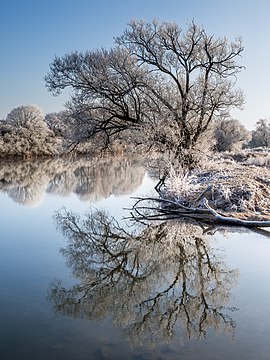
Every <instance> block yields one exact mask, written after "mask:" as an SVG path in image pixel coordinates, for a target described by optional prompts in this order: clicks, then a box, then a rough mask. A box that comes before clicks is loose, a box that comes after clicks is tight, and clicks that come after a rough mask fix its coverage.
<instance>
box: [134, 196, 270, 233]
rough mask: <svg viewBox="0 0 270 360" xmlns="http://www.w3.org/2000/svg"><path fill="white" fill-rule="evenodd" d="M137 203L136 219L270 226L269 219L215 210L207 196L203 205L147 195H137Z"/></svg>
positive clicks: (135, 205)
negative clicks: (244, 216) (192, 204)
mask: <svg viewBox="0 0 270 360" xmlns="http://www.w3.org/2000/svg"><path fill="white" fill-rule="evenodd" d="M134 199H136V200H137V201H136V203H135V204H134V206H133V208H132V213H131V217H132V218H133V219H134V220H139V221H144V220H168V219H176V218H189V219H194V220H197V221H201V222H204V223H208V224H221V225H231V226H244V227H253V228H256V227H270V221H268V220H246V219H239V218H236V217H231V216H224V215H221V214H219V213H218V212H217V211H216V210H214V209H213V208H212V207H211V206H210V205H209V203H208V200H207V199H206V198H204V199H203V205H204V206H203V207H189V206H185V205H183V204H181V203H179V202H177V201H173V200H169V199H165V198H161V197H159V198H155V197H146V198H140V197H136V198H134Z"/></svg>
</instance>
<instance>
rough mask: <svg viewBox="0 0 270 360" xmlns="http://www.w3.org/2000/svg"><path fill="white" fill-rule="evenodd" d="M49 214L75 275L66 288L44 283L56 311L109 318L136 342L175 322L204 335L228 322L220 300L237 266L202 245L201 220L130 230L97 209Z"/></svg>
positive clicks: (227, 327) (163, 334)
mask: <svg viewBox="0 0 270 360" xmlns="http://www.w3.org/2000/svg"><path fill="white" fill-rule="evenodd" d="M55 220H56V222H57V226H58V228H59V229H60V230H61V231H62V232H63V233H64V234H65V236H66V237H67V238H68V240H69V245H68V246H67V248H65V249H63V250H62V253H63V255H64V256H65V257H66V259H67V262H68V265H69V266H70V267H71V268H72V270H73V274H74V276H75V277H77V278H78V280H79V284H78V285H76V286H74V287H71V288H70V289H65V288H64V287H63V286H62V285H59V284H53V285H52V287H51V289H50V294H49V296H50V299H51V302H52V304H53V306H54V308H55V310H56V311H60V312H61V313H65V314H70V315H73V316H78V315H80V316H86V317H87V318H89V319H100V318H105V317H106V316H110V317H113V319H114V321H115V322H116V323H117V324H118V325H119V326H121V327H122V328H123V330H124V332H125V333H126V334H127V336H128V337H129V338H130V339H138V341H143V339H145V338H149V339H151V341H154V339H155V340H156V341H157V342H158V341H164V340H166V339H169V338H171V337H173V336H174V333H175V331H176V329H177V328H178V327H179V326H181V327H182V329H183V330H184V331H185V333H186V335H187V337H188V338H191V337H193V336H195V337H200V336H206V334H207V331H208V328H210V327H214V328H215V329H216V330H218V329H219V330H220V329H223V330H224V331H230V332H231V331H233V329H234V328H235V323H234V321H233V320H232V319H231V317H230V316H229V315H228V314H226V312H228V311H230V310H231V309H230V308H226V303H227V302H228V301H229V296H230V288H231V287H232V286H233V284H234V281H235V279H236V277H237V272H236V271H235V270H230V269H228V268H227V266H226V264H225V263H224V262H223V260H222V258H220V257H219V256H218V254H217V252H215V251H214V249H212V248H211V247H210V246H209V245H208V241H207V238H205V237H204V236H203V229H202V228H201V227H199V226H196V225H194V224H191V223H186V222H170V223H169V222H162V223H159V224H155V225H153V224H152V225H148V226H143V227H142V226H141V228H138V229H137V231H136V232H133V233H132V232H130V231H127V230H126V228H124V227H122V226H121V225H120V224H119V223H117V222H116V220H115V219H113V218H110V217H109V216H108V215H107V214H106V213H104V212H101V211H95V212H92V213H89V214H88V215H87V216H86V218H85V219H84V220H81V219H80V218H79V217H78V216H76V215H75V214H72V213H69V212H64V213H57V214H56V216H55ZM157 334H159V336H158V335H157Z"/></svg>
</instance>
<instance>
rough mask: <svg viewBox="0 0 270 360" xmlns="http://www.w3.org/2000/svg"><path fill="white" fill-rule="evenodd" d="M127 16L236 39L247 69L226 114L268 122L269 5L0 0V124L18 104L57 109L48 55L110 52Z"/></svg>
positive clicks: (59, 102)
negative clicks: (194, 26)
mask: <svg viewBox="0 0 270 360" xmlns="http://www.w3.org/2000/svg"><path fill="white" fill-rule="evenodd" d="M132 18H138V19H145V20H147V21H151V20H153V19H154V18H156V19H157V20H160V21H175V22H177V23H178V24H179V25H180V26H181V27H185V26H186V23H187V22H189V21H191V20H193V19H194V20H195V22H196V23H199V24H201V25H203V26H204V27H205V29H206V31H207V33H208V34H211V35H216V36H226V37H227V38H228V39H229V40H233V39H234V38H235V37H237V36H241V37H242V39H243V43H244V47H245V50H244V53H243V56H242V59H241V63H242V65H244V66H245V67H246V70H243V72H242V73H241V74H240V75H239V77H238V85H239V87H241V88H242V89H243V90H244V92H245V94H246V104H245V108H244V110H243V111H235V112H234V113H233V114H232V115H233V117H234V118H237V119H239V120H240V121H241V122H242V123H243V124H244V125H245V126H246V127H247V128H249V129H252V128H253V127H254V124H255V123H256V121H257V120H259V119H260V118H267V119H268V118H269V117H270V100H269V83H270V1H269V0H257V1H253V0H226V1H216V0H186V1H182V0H162V1H161V0H133V1H131V0H1V1H0V47H1V51H0V55H1V57H0V82H1V85H0V119H2V118H5V117H6V115H7V114H8V113H9V112H10V111H11V110H12V109H13V108H15V107H17V106H20V105H27V104H36V105H39V106H40V107H41V108H42V109H43V111H44V113H49V112H53V111H60V110H62V109H63V103H64V102H65V100H66V97H65V96H61V97H59V98H55V97H53V96H52V95H51V94H50V93H49V92H48V91H47V90H46V88H45V83H44V76H45V75H46V73H47V72H48V71H49V64H50V63H51V62H52V60H53V58H54V56H55V55H58V56H61V55H64V54H65V53H69V52H71V51H73V50H78V51H84V50H87V49H96V48H101V47H106V48H109V47H112V46H113V37H114V36H118V35H121V34H122V32H123V31H124V29H125V28H126V27H127V23H128V22H129V20H130V19H132Z"/></svg>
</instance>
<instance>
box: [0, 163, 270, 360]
mask: <svg viewBox="0 0 270 360" xmlns="http://www.w3.org/2000/svg"><path fill="white" fill-rule="evenodd" d="M155 182H156V181H155V179H153V178H152V177H151V176H150V174H149V172H147V171H146V169H145V167H144V166H143V165H142V163H141V162H139V161H136V160H134V159H125V158H110V159H103V160H102V161H99V162H97V161H96V160H94V159H77V160H74V161H71V160H66V161H63V160H55V161H51V160H46V161H42V162H40V161H34V162H16V163H13V162H9V163H1V164H0V191H1V193H0V224H1V228H0V229H1V230H0V236H1V238H0V359H1V360H2V359H3V360H11V359H12V360H13V359H16V360H20V359H26V360H27V359H35V360H38V359H65V360H66V359H78V360H80V359H88V360H89V359H100V360H107V359H136V360H137V359H145V360H146V359H185V360H187V359H192V360H197V359H215V360H217V359H218V360H219V359H237V360H241V359H243V360H248V359H252V360H254V359H257V360H262V359H270V341H269V339H270V261H269V256H270V237H269V235H268V234H267V233H263V232H248V231H246V230H243V229H234V230H233V231H229V230H228V229H225V228H219V229H206V228H204V229H203V228H201V227H200V226H197V225H195V224H191V223H183V222H179V221H178V222H176V221H170V222H167V223H166V222H163V223H153V224H150V225H138V224H135V225H134V226H130V224H129V223H128V224H127V222H126V221H124V220H123V217H127V216H129V213H130V212H129V210H124V208H130V207H131V206H132V204H133V203H134V199H131V197H132V196H133V197H134V196H140V195H150V194H154V191H153V186H154V184H155Z"/></svg>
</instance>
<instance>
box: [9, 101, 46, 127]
mask: <svg viewBox="0 0 270 360" xmlns="http://www.w3.org/2000/svg"><path fill="white" fill-rule="evenodd" d="M6 123H7V124H9V125H12V126H14V127H16V128H20V127H25V128H29V127H32V126H33V127H44V126H45V123H44V116H43V113H42V110H41V109H40V108H39V107H38V106H37V105H22V106H19V107H17V108H15V109H13V110H11V112H10V113H9V114H8V115H7V117H6Z"/></svg>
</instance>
